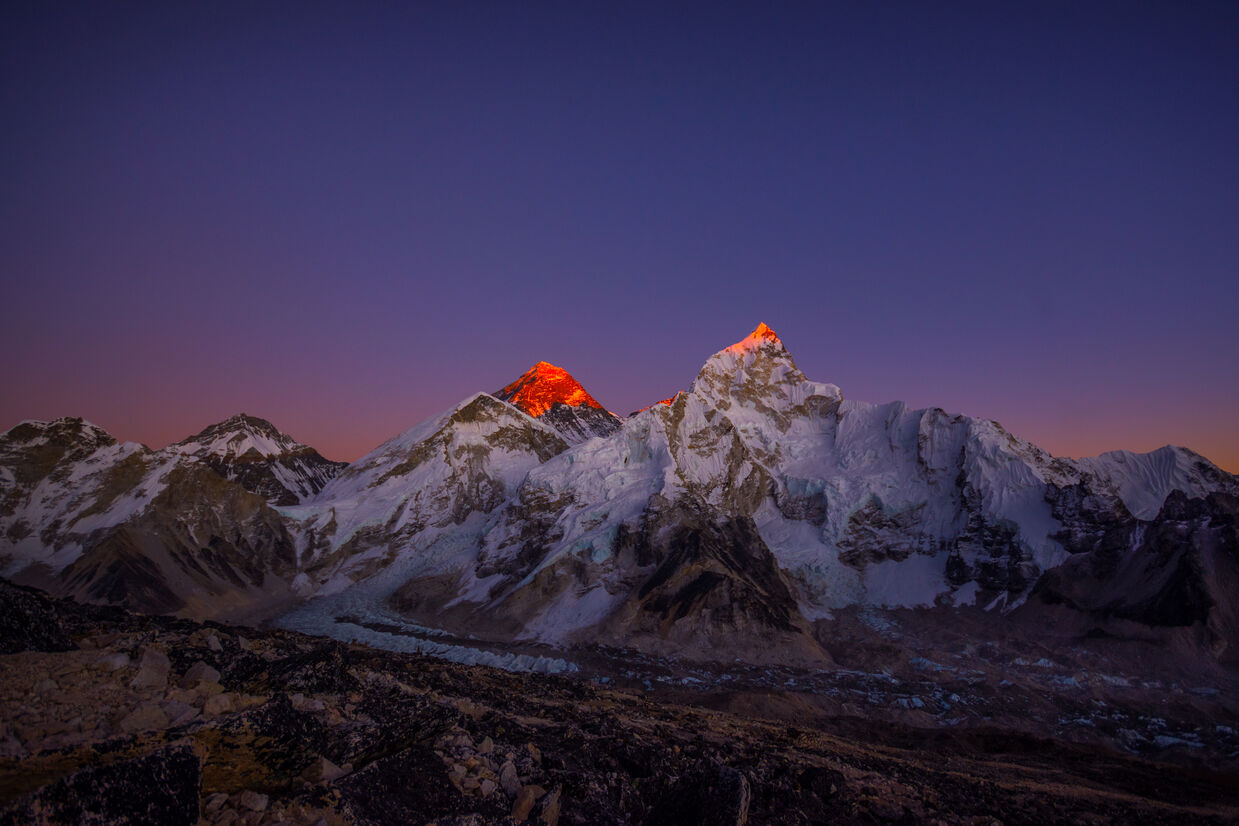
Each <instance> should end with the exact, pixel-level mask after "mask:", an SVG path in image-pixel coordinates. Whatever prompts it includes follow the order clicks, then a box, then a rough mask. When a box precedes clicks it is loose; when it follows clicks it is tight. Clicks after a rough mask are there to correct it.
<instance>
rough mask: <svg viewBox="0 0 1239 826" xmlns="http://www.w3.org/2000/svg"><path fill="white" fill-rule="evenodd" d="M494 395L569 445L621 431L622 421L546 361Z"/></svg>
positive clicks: (562, 371) (560, 370) (568, 375)
mask: <svg viewBox="0 0 1239 826" xmlns="http://www.w3.org/2000/svg"><path fill="white" fill-rule="evenodd" d="M494 395H495V398H497V399H500V400H501V401H505V402H508V403H509V404H513V405H515V406H516V407H519V408H520V409H521V410H523V411H524V412H525V413H528V414H529V415H530V416H533V417H535V418H538V419H541V420H542V421H543V422H545V423H546V424H549V425H550V426H551V427H553V428H555V429H556V430H558V431H559V433H560V435H561V436H563V437H564V438H565V439H566V440H567V441H568V443H569V444H580V443H581V442H584V441H586V440H588V439H592V438H594V437H595V436H609V435H611V434H612V433H614V432H615V431H616V430H618V429H619V424H620V421H621V420H620V418H619V417H618V416H616V415H615V414H614V413H611V412H610V411H609V410H607V409H606V408H604V407H603V406H602V405H601V404H599V403H598V401H597V399H595V398H594V397H593V396H591V395H590V394H589V393H588V392H586V390H585V388H584V387H582V386H581V383H580V382H578V381H577V380H576V379H574V378H573V377H572V375H571V374H570V373H569V372H568V371H567V370H564V369H563V368H562V367H556V366H555V365H553V364H551V363H550V362H546V361H540V362H538V363H537V364H535V365H534V366H533V367H530V368H529V369H528V370H526V371H525V372H524V373H523V374H522V375H521V376H520V378H518V379H517V380H516V381H514V382H512V383H511V384H509V385H508V386H506V387H504V388H503V389H502V390H500V391H499V392H497V393H495V394H494Z"/></svg>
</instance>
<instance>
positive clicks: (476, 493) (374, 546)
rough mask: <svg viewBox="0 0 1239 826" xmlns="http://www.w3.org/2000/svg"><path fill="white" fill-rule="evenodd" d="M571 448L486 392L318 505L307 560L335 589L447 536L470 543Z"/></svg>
mask: <svg viewBox="0 0 1239 826" xmlns="http://www.w3.org/2000/svg"><path fill="white" fill-rule="evenodd" d="M567 448H568V444H567V442H565V441H564V439H563V437H562V436H560V434H559V433H557V432H556V431H555V430H553V429H551V428H550V427H547V426H546V425H544V424H542V423H541V422H539V421H537V420H536V419H533V418H531V417H530V416H527V415H525V414H524V413H522V412H521V411H520V410H518V409H517V408H516V407H514V406H512V405H509V404H505V403H504V402H501V401H499V400H498V399H496V398H494V397H493V396H490V395H487V394H486V393H478V394H476V395H474V396H472V397H470V398H468V399H466V400H465V401H463V402H461V403H460V404H458V405H457V406H455V407H453V408H452V409H451V410H448V411H445V412H444V413H442V414H441V415H439V416H435V417H432V418H431V419H428V420H427V421H425V422H423V423H422V424H420V425H418V426H416V427H414V428H412V429H410V430H408V431H406V432H405V433H402V434H401V435H399V436H397V437H395V438H394V439H391V440H390V441H388V442H386V443H384V444H382V445H380V446H379V447H378V448H376V449H375V450H373V451H371V452H370V453H369V454H367V455H365V456H363V457H362V458H360V459H358V460H357V461H356V462H353V463H352V464H351V465H349V466H348V467H347V468H345V469H344V471H343V472H341V473H340V474H339V476H337V477H336V478H335V479H333V480H332V481H331V482H330V483H328V484H327V486H326V487H325V488H324V489H323V490H322V491H321V492H320V493H319V494H318V496H317V497H315V498H314V499H313V500H312V501H311V502H309V503H307V504H306V505H303V506H301V507H296V508H285V509H283V511H284V513H286V514H287V515H289V516H290V517H292V518H293V519H296V520H298V521H299V523H300V525H301V528H300V530H301V531H302V532H303V535H304V536H305V537H306V539H305V552H304V556H305V558H306V559H310V560H313V565H314V566H315V567H316V569H317V570H318V571H319V572H320V573H319V580H320V582H323V581H328V580H330V581H331V583H332V584H331V585H330V586H329V588H328V590H332V589H335V588H338V587H342V586H343V585H347V584H348V583H350V582H351V581H352V580H353V579H356V578H359V577H362V576H364V575H366V574H367V573H368V572H371V571H373V570H376V569H378V568H382V567H386V566H388V565H390V564H392V563H393V562H395V561H397V560H398V559H401V558H404V557H409V556H412V557H413V560H414V561H416V562H419V564H422V565H423V566H424V567H425V566H432V563H433V564H437V563H436V562H435V561H436V559H437V557H435V555H434V554H431V553H429V552H428V549H429V548H431V547H432V546H433V545H434V544H435V542H436V540H437V539H438V538H439V537H441V536H446V537H449V538H450V540H451V541H452V542H455V543H457V544H464V545H467V544H468V542H469V536H470V531H471V530H472V529H473V525H474V523H475V522H476V521H477V519H476V517H478V516H481V515H485V514H489V513H490V512H492V511H493V510H495V509H496V508H498V507H499V506H500V505H502V504H503V503H504V502H505V501H507V500H508V498H509V497H510V496H511V495H512V493H513V492H514V491H515V489H516V488H517V486H518V485H519V484H520V483H521V481H522V480H523V479H524V477H525V474H526V473H527V472H528V471H529V470H530V469H531V468H533V467H535V466H537V465H538V464H539V463H541V462H544V461H546V460H547V459H549V458H551V457H552V456H554V455H555V454H557V453H560V452H562V451H564V450H566V449H567Z"/></svg>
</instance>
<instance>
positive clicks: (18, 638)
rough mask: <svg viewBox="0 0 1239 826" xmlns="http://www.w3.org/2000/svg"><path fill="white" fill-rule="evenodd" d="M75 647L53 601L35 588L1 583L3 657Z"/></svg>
mask: <svg viewBox="0 0 1239 826" xmlns="http://www.w3.org/2000/svg"><path fill="white" fill-rule="evenodd" d="M76 647H77V646H75V645H74V644H73V641H72V640H71V639H70V638H69V632H68V631H67V630H65V627H64V625H63V624H62V623H61V621H60V612H59V611H58V610H57V609H56V604H55V603H54V602H53V601H52V600H50V599H48V598H47V596H46V595H45V594H43V593H41V592H39V591H36V590H34V589H32V588H21V587H18V586H16V585H11V584H9V583H7V582H4V581H3V580H0V654H15V653H17V652H18V651H69V650H72V649H73V648H76Z"/></svg>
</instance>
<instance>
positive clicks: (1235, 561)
mask: <svg viewBox="0 0 1239 826" xmlns="http://www.w3.org/2000/svg"><path fill="white" fill-rule="evenodd" d="M1237 497H1239V481H1237V479H1236V477H1235V476H1232V475H1231V474H1228V473H1226V472H1224V471H1222V470H1220V469H1219V468H1217V467H1216V466H1214V465H1213V464H1211V463H1210V462H1209V461H1208V460H1206V459H1204V458H1203V457H1201V456H1199V455H1197V454H1195V453H1193V452H1191V451H1189V450H1186V449H1183V448H1177V447H1165V448H1162V449H1160V450H1157V451H1154V452H1152V453H1148V454H1133V453H1127V452H1115V453H1107V454H1103V455H1102V456H1099V457H1095V458H1091V459H1081V460H1068V459H1063V458H1055V457H1053V456H1050V455H1049V454H1047V453H1046V452H1045V451H1043V450H1041V449H1039V448H1038V447H1036V446H1035V445H1032V444H1030V443H1029V442H1027V441H1024V440H1022V439H1019V438H1018V437H1016V436H1014V435H1012V434H1010V433H1008V432H1006V431H1005V430H1004V429H1003V428H1002V427H1001V426H999V425H998V424H997V423H995V422H991V421H985V420H980V419H972V418H968V417H965V416H959V415H952V414H948V413H946V412H944V411H942V410H939V409H936V408H930V409H926V410H911V409H909V408H908V407H907V406H906V405H903V404H901V403H898V402H895V403H890V404H882V405H875V404H867V403H864V402H858V401H854V400H851V399H845V398H844V397H843V394H842V392H841V391H840V389H839V388H838V387H835V386H834V385H831V384H824V383H820V382H815V381H811V380H809V379H808V378H806V377H805V376H804V375H803V374H802V373H801V372H800V371H799V369H797V367H796V365H795V362H794V361H793V359H792V357H791V355H790V354H789V353H788V352H787V350H786V348H785V347H784V345H783V343H782V341H781V340H780V339H779V338H778V336H777V335H776V334H775V333H774V331H772V330H771V329H770V328H768V327H766V326H765V325H764V324H763V325H761V326H759V327H758V328H757V329H756V330H754V331H753V333H751V334H750V335H749V336H747V337H745V338H744V339H742V340H740V341H739V342H737V343H736V344H733V345H732V346H730V347H727V348H725V349H723V350H721V351H719V352H718V353H716V354H715V355H714V356H712V357H711V358H710V359H709V360H708V361H707V362H706V363H705V365H704V366H703V367H702V368H701V370H700V372H699V373H698V375H697V377H696V378H695V380H694V381H693V382H692V384H691V386H690V387H689V389H688V390H686V391H684V392H681V393H679V394H677V395H676V396H674V397H672V398H671V399H669V400H666V402H665V403H660V404H655V405H653V406H651V407H649V408H646V409H645V410H642V411H638V412H637V413H634V414H632V415H631V416H629V417H627V418H620V417H617V416H615V415H614V414H612V413H610V412H609V411H607V410H606V409H605V408H604V407H603V406H602V405H601V404H600V403H598V402H597V401H596V400H595V399H594V398H593V397H592V396H591V395H590V394H589V393H588V392H587V391H586V390H585V389H584V388H583V387H581V385H580V384H579V383H577V382H576V381H575V379H573V378H572V376H571V375H569V374H568V373H567V372H566V371H564V370H562V369H560V368H558V367H555V366H554V365H551V364H548V363H546V362H539V363H538V364H537V365H534V367H532V368H531V369H530V370H529V371H528V372H526V373H525V374H524V375H522V376H521V377H519V378H518V379H517V380H516V381H514V382H513V383H512V384H510V385H508V386H507V387H505V388H503V390H501V391H499V392H498V393H496V394H494V395H490V394H486V393H478V394H476V395H474V396H472V397H470V398H468V399H465V400H464V401H462V402H461V403H460V404H458V405H456V406H455V407H453V408H452V409H450V410H447V411H444V412H443V413H442V414H440V415H439V416H436V417H433V418H431V419H429V420H427V421H425V422H423V423H421V424H419V425H417V426H416V427H413V428H412V429H410V430H408V431H406V432H405V433H402V434H400V435H398V436H396V437H395V438H393V439H391V440H389V441H388V442H386V443H384V444H383V445H380V446H379V447H377V448H376V449H375V450H373V451H372V452H370V453H369V454H367V455H366V456H364V457H362V458H361V459H359V460H357V461H356V462H353V463H351V464H349V465H347V466H344V465H342V464H341V463H335V462H329V461H327V460H325V459H323V458H322V457H321V456H320V455H319V454H318V453H317V452H316V451H314V450H313V449H312V448H309V447H307V446H305V445H301V444H299V443H297V442H295V441H293V440H292V439H291V438H289V437H287V436H285V435H284V434H282V433H280V432H279V431H278V430H276V429H275V428H274V427H273V426H272V425H270V424H269V423H267V422H265V421H263V420H261V419H256V418H253V417H248V416H237V417H233V418H232V419H229V420H227V421H225V422H221V423H219V424H217V425H214V426H212V427H209V428H207V429H205V430H204V431H203V432H202V433H200V434H198V435H197V436H194V437H190V438H189V439H186V440H185V441H183V442H180V443H177V444H175V445H171V446H169V447H167V448H164V449H162V450H150V449H148V448H146V447H144V446H141V445H136V444H132V443H125V444H121V443H118V442H117V441H116V440H115V439H113V438H112V437H110V436H109V435H108V434H106V433H104V432H103V431H102V430H100V429H99V428H97V427H94V426H93V425H90V424H89V423H86V422H83V421H81V420H78V419H60V420H57V421H54V422H24V423H22V424H20V425H18V426H16V427H14V428H12V429H11V430H9V431H8V432H6V433H4V434H3V435H2V436H0V564H2V565H3V570H2V571H0V573H2V574H3V575H4V576H6V577H8V578H11V579H14V580H16V581H19V582H26V583H30V584H36V585H39V586H40V587H43V588H46V589H48V590H50V591H53V592H55V593H59V594H64V595H71V596H74V597H76V598H79V599H83V600H87V601H94V602H111V603H119V604H124V605H126V606H128V607H130V608H134V609H137V610H142V611H148V612H159V613H180V614H185V615H191V616H196V617H211V618H229V619H246V620H247V621H259V620H271V621H277V622H282V623H286V624H290V625H292V626H294V627H302V628H306V629H313V630H327V631H331V630H332V629H333V628H335V627H336V625H338V624H339V623H341V622H342V620H343V618H346V617H348V618H351V619H352V620H359V619H364V618H367V617H368V618H370V620H372V621H373V622H378V621H382V622H383V623H400V622H404V623H408V624H409V626H410V627H414V628H428V629H435V630H436V631H437V632H440V633H446V634H451V635H455V636H456V637H458V638H468V637H471V638H473V639H476V640H490V641H495V642H496V643H500V642H501V643H504V644H509V645H518V644H524V643H528V644H549V645H552V646H556V647H558V648H561V649H570V648H572V647H574V646H582V645H598V644H602V645H606V646H616V647H624V648H628V649H635V650H638V651H646V652H650V653H653V654H664V655H675V656H684V657H689V658H697V659H712V660H731V659H733V658H739V659H740V660H742V661H745V662H754V663H761V662H786V661H797V662H829V661H830V660H831V658H832V655H831V653H830V651H829V648H830V644H831V633H832V632H831V627H832V626H831V622H832V621H833V620H834V618H836V617H837V616H839V615H840V612H847V611H851V610H855V609H863V610H866V611H884V610H885V611H896V610H900V611H907V610H914V611H921V612H923V613H924V614H925V615H926V616H930V615H933V616H945V617H950V616H953V615H954V612H962V611H985V610H988V611H990V612H991V613H993V614H994V615H995V616H1000V615H1001V616H1006V615H1012V614H1014V615H1026V616H1033V617H1040V616H1046V617H1048V616H1054V617H1061V616H1071V617H1076V618H1078V622H1079V623H1080V624H1081V627H1082V628H1084V627H1086V626H1087V627H1088V628H1095V629H1098V633H1103V634H1116V633H1129V630H1130V629H1131V628H1134V627H1139V628H1141V629H1145V630H1146V631H1147V634H1151V635H1153V636H1154V637H1157V638H1158V639H1166V640H1173V641H1177V642H1179V643H1184V644H1190V645H1193V646H1197V647H1198V648H1199V649H1200V650H1201V651H1203V652H1205V653H1206V654H1207V655H1208V656H1209V657H1211V658H1217V659H1220V660H1223V661H1233V660H1235V659H1236V658H1239V608H1237V607H1236V605H1237V603H1236V600H1235V597H1234V594H1235V592H1236V590H1235V585H1236V584H1237V583H1239V529H1237V528H1236V521H1235V520H1236V516H1237V515H1239V498H1237ZM373 622H372V624H373ZM1141 633H1145V632H1141ZM1159 635H1160V636H1159Z"/></svg>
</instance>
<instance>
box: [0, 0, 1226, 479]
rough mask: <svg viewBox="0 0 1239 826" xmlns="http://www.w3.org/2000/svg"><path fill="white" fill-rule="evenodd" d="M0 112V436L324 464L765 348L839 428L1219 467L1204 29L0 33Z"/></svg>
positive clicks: (398, 13) (638, 391)
mask: <svg viewBox="0 0 1239 826" xmlns="http://www.w3.org/2000/svg"><path fill="white" fill-rule="evenodd" d="M256 7H257V8H256ZM0 84H2V87H0V91H2V95H3V100H2V103H3V113H4V114H3V127H4V128H3V129H0V275H2V278H3V283H2V285H0V286H2V288H3V293H2V298H3V300H2V301H0V346H2V347H3V352H4V358H3V359H2V360H0V387H3V388H4V390H3V393H0V427H8V426H11V425H12V424H15V423H16V422H18V421H19V420H22V419H26V418H54V417H57V416H62V415H81V416H85V417H86V418H88V419H90V420H91V421H94V422H96V423H97V424H100V425H102V426H103V427H105V428H107V429H108V430H109V431H111V432H112V433H113V434H115V435H116V436H118V437H119V438H123V439H134V440H138V441H143V442H145V443H147V444H149V445H151V446H155V447H157V446H161V445H163V444H166V443H168V442H170V441H173V440H176V439H179V438H181V437H184V436H186V435H189V434H191V433H193V432H196V431H197V430H199V429H201V428H202V427H204V426H206V425H207V424H209V423H211V422H213V421H217V420H219V419H222V418H225V417H226V416H228V415H230V414H232V413H235V412H239V411H242V410H244V411H245V412H248V413H251V414H253V415H258V416H263V417H265V418H268V419H271V420H272V421H273V422H274V423H275V424H276V425H277V426H279V427H281V428H282V429H284V430H285V431H287V432H289V433H291V434H292V435H293V436H295V437H296V438H298V439H300V440H302V441H305V442H308V443H310V444H313V445H315V446H316V447H318V448H319V449H320V450H321V451H322V452H323V453H324V454H325V455H327V456H329V457H332V458H342V459H352V458H356V457H357V456H359V455H360V454H361V453H363V452H365V451H366V450H368V449H370V448H371V447H373V446H375V445H376V444H378V443H379V442H381V441H383V440H384V439H386V438H388V437H390V436H392V435H394V434H395V433H397V432H399V431H401V430H404V429H406V428H408V427H409V426H411V425H413V424H415V423H416V422H418V421H419V420H421V419H423V418H425V417H426V416H428V415H431V414H433V413H436V412H438V411H440V410H442V409H444V408H447V407H449V406H451V405H452V404H454V403H455V402H456V401H458V400H460V399H461V398H463V397H464V396H466V395H467V394H469V393H471V392H473V391H476V390H488V391H493V390H496V389H498V388H499V387H501V386H503V385H504V384H506V383H507V382H509V381H511V380H512V379H514V378H515V377H516V376H518V375H519V374H520V373H521V372H523V371H524V370H525V369H526V368H527V367H529V366H530V365H531V364H533V363H534V362H535V361H538V360H539V359H546V360H548V361H551V362H554V363H556V364H559V365H561V366H563V367H565V368H567V369H568V370H570V371H571V372H572V373H573V374H574V375H575V376H576V377H577V378H578V379H579V380H580V381H581V382H582V383H583V384H584V385H585V386H586V387H587V388H588V389H589V391H590V392H591V393H592V394H593V395H594V396H595V397H597V398H598V399H599V401H601V402H602V403H603V404H604V405H606V406H608V407H609V408H611V409H612V410H614V411H616V412H619V413H626V412H628V411H630V410H633V409H636V408H638V407H642V406H645V405H647V404H649V403H651V402H653V401H656V400H657V399H661V398H664V397H666V396H668V395H670V394H671V393H673V392H674V391H676V390H677V389H680V388H684V387H686V386H687V385H688V384H689V383H690V382H691V381H692V379H693V377H694V376H695V375H696V372H697V370H698V368H699V367H700V365H701V363H702V362H703V361H704V360H705V359H706V358H707V357H708V356H709V355H710V354H711V353H712V352H714V351H715V350H718V349H720V348H722V347H724V346H726V345H728V344H730V343H731V342H733V341H735V340H737V339H739V338H741V337H742V336H744V335H745V334H746V333H748V332H749V330H751V329H752V328H753V327H754V326H755V325H756V324H757V322H759V321H765V322H767V323H768V324H770V325H771V326H772V327H774V329H776V330H777V331H778V332H779V333H780V335H781V336H782V338H783V340H784V342H785V343H786V344H787V346H788V348H789V349H790V350H791V352H792V353H793V355H794V356H795V357H796V359H797V362H798V364H799V365H800V367H801V369H803V370H804V371H805V372H806V373H807V374H808V375H809V376H810V377H812V378H814V379H818V380H822V381H831V382H834V383H836V384H838V385H839V386H840V387H841V388H842V389H843V392H844V395H845V396H848V397H851V398H858V399H865V400H869V401H888V400H891V399H903V400H905V401H907V402H908V403H909V404H911V405H914V406H918V407H920V406H930V405H936V406H940V407H944V408H946V409H948V410H950V411H952V412H963V413H967V414H970V415H975V416H983V417H987V418H994V419H997V420H999V421H1000V422H1002V423H1003V424H1004V425H1005V426H1006V427H1007V428H1008V429H1010V430H1012V431H1014V432H1016V433H1018V434H1019V435H1022V436H1024V437H1027V438H1030V439H1032V440H1033V441H1035V442H1037V443H1039V444H1041V445H1042V446H1044V447H1045V448H1047V449H1048V450H1050V451H1052V452H1054V453H1056V454H1059V455H1071V456H1075V455H1084V454H1095V453H1097V452H1100V451H1103V450H1108V449H1113V448H1120V447H1125V448H1130V449H1135V450H1150V449H1153V448H1155V447H1158V446H1160V445H1162V444H1166V443H1173V444H1181V445H1186V446H1188V447H1191V448H1193V449H1195V450H1198V451H1200V452H1202V453H1204V454H1205V455H1206V456H1209V457H1210V458H1212V459H1213V460H1214V461H1216V462H1218V463H1219V464H1221V465H1222V466H1223V467H1225V468H1227V469H1228V470H1231V471H1239V323H1237V322H1239V3H1235V2H1223V3H1216V4H1213V3H1181V2H1175V3H1163V4H1158V3H1131V2H1123V3H1113V4H1107V3H1101V2H1087V3H1078V2H1067V3H1020V4H1014V3H995V2H984V3H945V2H944V3H922V2H912V3H890V4H888V3H862V2H852V3H837V4H828V3H811V4H803V5H800V4H792V3H778V4H756V3H752V4H745V5H743V6H741V5H737V6H734V7H733V6H722V5H718V4H700V5H696V4H683V3H650V4H634V3H592V2H587V3H580V2H572V3H563V4H546V3H533V2H530V3H507V2H505V3H494V4H474V3H469V2H456V1H455V0H454V1H453V2H441V3H433V4H416V5H415V4H389V3H382V4H363V3H292V4H280V5H275V4H263V3H245V4H236V5H232V4H228V3H218V2H211V3H186V4H180V3H154V4H150V5H136V4H123V3H82V4H60V3H55V2H28V3H26V2H23V3H6V4H4V8H3V11H0Z"/></svg>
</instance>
